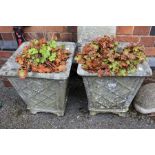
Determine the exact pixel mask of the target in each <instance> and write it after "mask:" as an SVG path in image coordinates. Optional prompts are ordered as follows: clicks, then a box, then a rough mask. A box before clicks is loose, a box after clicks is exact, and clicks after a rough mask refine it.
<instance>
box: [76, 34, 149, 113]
mask: <svg viewBox="0 0 155 155" xmlns="http://www.w3.org/2000/svg"><path fill="white" fill-rule="evenodd" d="M75 60H76V61H77V62H78V63H79V65H78V70H77V72H78V74H79V75H81V76H82V77H83V81H84V85H85V88H86V93H87V97H88V103H89V111H90V114H91V115H95V114H97V113H105V112H112V113H116V114H119V115H122V114H124V112H127V111H128V109H129V106H130V104H131V102H132V100H133V98H134V97H135V95H136V93H137V91H138V90H139V88H140V86H141V84H142V83H143V80H144V78H145V76H150V75H151V74H152V71H151V69H150V67H149V65H148V63H147V60H146V56H145V54H144V48H143V46H140V45H138V44H129V43H118V42H116V41H115V38H111V37H109V36H104V37H101V38H97V39H95V40H93V41H91V42H89V43H87V44H85V45H83V48H82V51H81V52H79V53H78V54H77V56H76V58H75Z"/></svg>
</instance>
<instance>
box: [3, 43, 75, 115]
mask: <svg viewBox="0 0 155 155" xmlns="http://www.w3.org/2000/svg"><path fill="white" fill-rule="evenodd" d="M28 44H29V42H25V43H23V44H22V45H21V46H20V47H19V48H18V49H17V51H16V52H15V53H14V54H13V55H12V56H11V57H10V58H9V59H8V61H7V62H6V63H5V64H4V66H3V67H2V68H1V69H0V76H6V77H7V78H8V80H9V81H10V82H11V84H12V85H13V86H14V88H15V89H16V90H17V92H18V94H19V95H20V96H21V98H22V99H23V100H24V102H25V103H26V104H27V109H29V110H30V111H31V112H32V113H33V114H35V113H37V112H50V113H54V114H56V115H58V116H63V115H64V112H65V107H66V101H67V94H66V93H67V82H68V78H69V74H70V69H71V64H72V59H73V55H74V51H75V44H74V43H72V42H58V45H65V48H66V49H68V50H69V51H70V52H71V54H70V57H69V59H68V60H67V70H66V71H65V72H60V73H33V72H29V73H28V76H27V78H26V79H25V80H20V79H19V78H18V73H17V70H18V68H19V64H17V63H16V62H15V58H16V55H17V54H19V53H21V52H22V49H23V47H24V46H27V45H28Z"/></svg>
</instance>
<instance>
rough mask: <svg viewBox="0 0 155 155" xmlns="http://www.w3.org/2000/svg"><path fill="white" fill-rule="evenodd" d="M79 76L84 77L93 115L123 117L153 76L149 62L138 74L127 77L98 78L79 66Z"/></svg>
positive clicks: (138, 70) (89, 105)
mask: <svg viewBox="0 0 155 155" xmlns="http://www.w3.org/2000/svg"><path fill="white" fill-rule="evenodd" d="M77 72H78V74H79V75H80V76H82V77H83V82H84V85H85V88H86V93H87V97H88V108H89V111H90V114H91V115H96V114H97V113H107V112H110V113H115V114H119V115H123V114H124V112H127V111H128V109H129V106H130V104H131V102H132V100H133V98H134V97H135V95H136V93H137V91H138V90H139V88H140V86H141V84H142V83H143V80H144V78H145V76H150V75H152V71H151V69H150V67H149V65H148V63H147V62H144V63H143V64H140V65H139V66H138V69H137V72H136V73H134V74H132V75H128V76H127V77H116V76H111V77H102V78H99V77H97V74H92V73H88V72H86V71H84V70H83V69H82V68H81V65H79V66H78V70H77Z"/></svg>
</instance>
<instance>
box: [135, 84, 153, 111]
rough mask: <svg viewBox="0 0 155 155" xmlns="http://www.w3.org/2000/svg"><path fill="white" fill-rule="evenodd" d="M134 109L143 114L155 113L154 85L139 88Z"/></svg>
mask: <svg viewBox="0 0 155 155" xmlns="http://www.w3.org/2000/svg"><path fill="white" fill-rule="evenodd" d="M134 107H135V108H136V110H137V111H138V112H140V113H143V114H148V113H155V83H149V84H146V85H144V86H142V87H141V88H140V90H139V92H138V94H137V95H136V98H135V100H134Z"/></svg>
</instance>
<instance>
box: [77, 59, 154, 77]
mask: <svg viewBox="0 0 155 155" xmlns="http://www.w3.org/2000/svg"><path fill="white" fill-rule="evenodd" d="M77 73H78V75H80V76H92V77H95V76H98V75H97V73H89V72H87V71H85V70H84V69H82V65H81V64H78V69H77ZM147 76H152V70H151V68H150V66H149V64H148V62H147V61H145V62H143V63H142V64H139V65H138V66H137V71H136V72H135V73H132V74H128V75H127V76H116V75H111V76H103V77H147Z"/></svg>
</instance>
